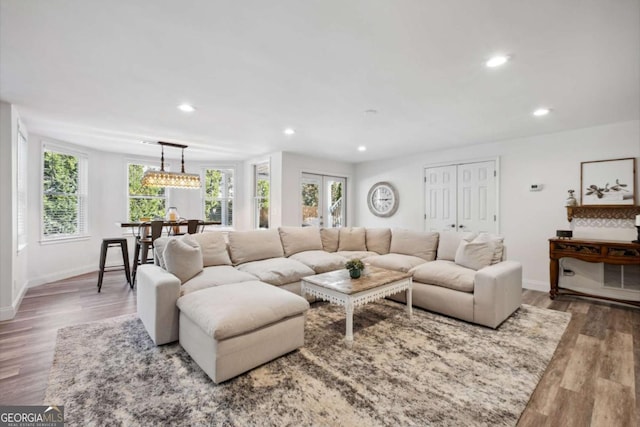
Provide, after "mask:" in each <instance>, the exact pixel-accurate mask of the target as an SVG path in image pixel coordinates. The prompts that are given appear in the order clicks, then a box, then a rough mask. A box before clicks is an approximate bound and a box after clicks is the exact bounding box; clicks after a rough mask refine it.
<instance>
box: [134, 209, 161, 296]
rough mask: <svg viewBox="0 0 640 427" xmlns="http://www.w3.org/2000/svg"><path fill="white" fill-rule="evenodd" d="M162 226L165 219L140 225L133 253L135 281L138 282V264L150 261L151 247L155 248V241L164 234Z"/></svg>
mask: <svg viewBox="0 0 640 427" xmlns="http://www.w3.org/2000/svg"><path fill="white" fill-rule="evenodd" d="M162 227H164V221H150V222H143V223H142V224H140V227H138V235H137V236H136V248H135V250H134V254H133V283H135V282H136V278H137V273H138V266H139V265H141V264H148V263H149V249H153V242H155V240H156V239H157V238H159V237H160V236H162ZM151 262H153V259H151ZM131 286H133V284H132V285H131Z"/></svg>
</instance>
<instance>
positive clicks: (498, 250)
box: [467, 233, 504, 264]
mask: <svg viewBox="0 0 640 427" xmlns="http://www.w3.org/2000/svg"><path fill="white" fill-rule="evenodd" d="M467 240H469V239H467ZM473 242H493V245H494V250H493V256H492V257H491V264H497V263H499V262H500V261H502V258H503V256H504V237H502V236H498V235H496V234H489V233H480V234H478V236H477V237H475V238H474V239H473Z"/></svg>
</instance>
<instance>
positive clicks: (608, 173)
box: [580, 157, 636, 206]
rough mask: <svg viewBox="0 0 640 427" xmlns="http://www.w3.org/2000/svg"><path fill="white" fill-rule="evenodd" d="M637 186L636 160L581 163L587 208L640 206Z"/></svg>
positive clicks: (630, 158)
mask: <svg viewBox="0 0 640 427" xmlns="http://www.w3.org/2000/svg"><path fill="white" fill-rule="evenodd" d="M635 184H636V159H635V157H629V158H624V159H611V160H595V161H591V162H581V163H580V195H581V204H582V205H583V206H614V205H615V206H617V205H631V206H633V205H635V204H636V185H635Z"/></svg>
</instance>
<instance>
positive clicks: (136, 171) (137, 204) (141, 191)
mask: <svg viewBox="0 0 640 427" xmlns="http://www.w3.org/2000/svg"><path fill="white" fill-rule="evenodd" d="M149 169H151V170H160V167H158V166H152V165H148V164H140V163H129V164H128V165H127V176H128V178H127V186H128V189H129V196H128V199H129V200H128V204H127V209H128V215H127V218H129V221H132V222H135V221H140V220H141V219H142V218H149V220H152V219H154V218H164V217H165V212H166V208H167V195H166V190H165V189H164V188H163V187H145V186H143V185H142V176H143V175H144V173H145V172H146V171H147V170H149Z"/></svg>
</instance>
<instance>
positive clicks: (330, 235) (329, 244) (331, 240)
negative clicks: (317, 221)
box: [320, 228, 340, 252]
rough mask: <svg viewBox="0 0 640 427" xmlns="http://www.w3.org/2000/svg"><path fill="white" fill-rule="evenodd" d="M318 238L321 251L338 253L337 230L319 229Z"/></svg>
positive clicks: (338, 231)
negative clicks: (320, 241)
mask: <svg viewBox="0 0 640 427" xmlns="http://www.w3.org/2000/svg"><path fill="white" fill-rule="evenodd" d="M320 238H321V239H322V249H324V250H325V251H327V252H337V251H338V241H339V239H340V229H339V228H321V229H320Z"/></svg>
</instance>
